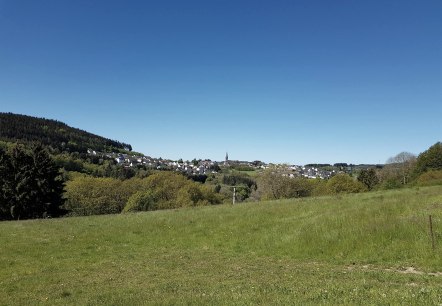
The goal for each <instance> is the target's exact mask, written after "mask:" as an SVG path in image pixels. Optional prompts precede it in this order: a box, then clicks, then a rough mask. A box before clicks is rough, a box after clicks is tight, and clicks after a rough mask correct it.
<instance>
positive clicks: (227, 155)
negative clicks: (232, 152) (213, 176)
mask: <svg viewBox="0 0 442 306" xmlns="http://www.w3.org/2000/svg"><path fill="white" fill-rule="evenodd" d="M228 164H229V153H227V152H226V159H225V160H224V165H228Z"/></svg>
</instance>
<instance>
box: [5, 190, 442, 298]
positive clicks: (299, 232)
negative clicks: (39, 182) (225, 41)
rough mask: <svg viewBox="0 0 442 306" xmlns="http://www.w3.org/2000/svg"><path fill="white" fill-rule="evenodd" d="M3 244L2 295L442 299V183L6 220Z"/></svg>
mask: <svg viewBox="0 0 442 306" xmlns="http://www.w3.org/2000/svg"><path fill="white" fill-rule="evenodd" d="M429 215H432V216H433V221H434V224H433V230H434V234H435V238H436V248H435V250H434V251H433V249H432V246H431V239H430V236H429V227H428V216H429ZM0 248H1V252H0V305H3V304H4V305H12V304H39V303H42V304H43V303H50V304H122V305H123V304H140V303H146V304H189V303H190V304H207V303H210V304H224V305H225V304H256V303H258V304H278V303H289V302H293V301H298V302H300V303H301V302H302V303H311V304H318V303H332V304H335V303H339V304H341V303H343V304H354V303H362V302H367V301H371V302H372V303H386V302H387V301H388V302H389V303H408V304H410V303H412V304H437V303H442V298H441V297H442V290H441V289H439V288H441V287H442V286H441V285H442V280H441V278H442V277H438V276H433V274H428V273H430V272H439V271H441V270H442V267H441V263H442V252H441V251H442V187H441V186H438V187H425V188H420V189H403V190H396V191H383V192H373V193H364V194H356V195H348V196H334V197H321V198H307V199H296V200H280V201H271V202H260V203H245V204H240V205H236V206H232V205H221V206H213V207H199V208H193V209H181V210H171V211H155V212H148V213H136V214H124V215H108V216H92V217H78V218H65V219H53V220H33V221H20V222H2V223H0ZM407 267H414V268H415V269H416V270H418V271H421V274H404V273H400V272H401V271H402V272H403V271H405V268H407ZM389 271H390V272H389ZM384 295H385V296H384Z"/></svg>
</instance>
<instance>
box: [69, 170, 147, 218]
mask: <svg viewBox="0 0 442 306" xmlns="http://www.w3.org/2000/svg"><path fill="white" fill-rule="evenodd" d="M144 185H145V182H144V181H143V180H141V179H130V180H126V181H121V180H118V179H114V178H94V177H88V176H77V177H75V178H74V179H73V180H72V181H69V182H68V183H67V184H66V194H65V196H66V203H65V206H64V207H65V208H66V209H67V210H69V215H73V216H88V215H101V214H116V213H120V212H121V211H122V210H123V208H124V207H125V205H126V202H127V201H128V199H129V198H130V197H131V196H132V195H133V194H134V193H136V192H137V191H141V190H143V189H145V187H144Z"/></svg>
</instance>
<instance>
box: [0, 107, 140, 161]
mask: <svg viewBox="0 0 442 306" xmlns="http://www.w3.org/2000/svg"><path fill="white" fill-rule="evenodd" d="M0 141H5V142H20V143H30V142H34V141H38V142H41V143H43V144H44V145H47V146H49V147H51V148H53V149H58V150H60V151H67V152H80V153H83V152H86V151H87V149H93V150H96V151H106V152H111V151H120V150H126V151H131V150H132V146H131V145H130V144H126V143H122V142H119V141H115V140H111V139H107V138H104V137H101V136H98V135H94V134H92V133H89V132H86V131H83V130H80V129H77V128H73V127H70V126H68V125H67V124H65V123H63V122H60V121H57V120H50V119H45V118H37V117H32V116H26V115H18V114H12V113H0Z"/></svg>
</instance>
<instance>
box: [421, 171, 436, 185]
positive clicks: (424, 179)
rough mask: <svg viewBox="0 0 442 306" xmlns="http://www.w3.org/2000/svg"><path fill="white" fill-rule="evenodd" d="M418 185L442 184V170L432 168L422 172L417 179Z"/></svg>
mask: <svg viewBox="0 0 442 306" xmlns="http://www.w3.org/2000/svg"><path fill="white" fill-rule="evenodd" d="M416 184H417V185H418V186H433V185H442V170H430V171H428V172H425V173H423V174H421V175H420V176H419V177H418V178H417V180H416Z"/></svg>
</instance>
